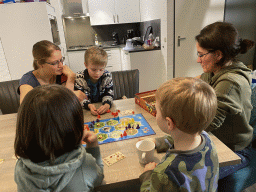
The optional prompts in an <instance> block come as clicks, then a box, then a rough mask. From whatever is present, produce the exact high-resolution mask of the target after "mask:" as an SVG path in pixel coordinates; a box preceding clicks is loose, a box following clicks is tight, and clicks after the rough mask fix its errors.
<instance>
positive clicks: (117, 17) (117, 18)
mask: <svg viewBox="0 0 256 192" xmlns="http://www.w3.org/2000/svg"><path fill="white" fill-rule="evenodd" d="M116 20H117V22H118V23H119V16H118V15H116Z"/></svg>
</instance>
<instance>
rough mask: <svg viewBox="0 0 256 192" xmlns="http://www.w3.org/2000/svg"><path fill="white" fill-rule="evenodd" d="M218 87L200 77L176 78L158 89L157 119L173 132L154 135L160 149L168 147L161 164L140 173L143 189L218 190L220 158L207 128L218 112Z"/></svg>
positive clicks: (146, 168) (150, 165) (150, 164)
mask: <svg viewBox="0 0 256 192" xmlns="http://www.w3.org/2000/svg"><path fill="white" fill-rule="evenodd" d="M216 109H217V98H216V95H215V92H214V90H213V89H212V88H211V87H210V86H209V85H208V84H207V83H205V82H204V81H202V80H200V79H196V78H174V79H172V80H170V81H167V82H165V83H164V84H163V85H161V86H160V88H159V89H158V90H157V92H156V112H157V113H156V120H157V124H158V126H159V127H160V128H161V130H162V131H164V132H165V133H168V134H170V135H168V136H165V137H162V138H157V139H153V141H154V142H155V143H156V149H157V151H158V152H160V151H166V150H168V151H167V153H166V156H165V157H164V158H163V160H162V162H160V163H159V164H158V165H156V163H154V162H151V163H149V164H147V165H146V166H145V168H144V173H143V174H142V175H141V176H140V180H141V182H142V185H141V191H143V192H148V191H157V192H168V191H184V192H185V191H190V192H192V191H194V192H201V191H205V192H206V191H207V192H212V191H216V190H217V186H218V177H219V161H218V156H217V152H216V149H215V146H214V144H213V142H212V141H211V139H210V137H209V135H208V134H207V133H206V132H205V131H203V130H204V129H205V128H207V126H208V125H209V124H210V123H211V121H212V119H213V118H214V116H215V114H216Z"/></svg>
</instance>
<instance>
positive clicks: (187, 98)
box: [156, 77, 217, 134]
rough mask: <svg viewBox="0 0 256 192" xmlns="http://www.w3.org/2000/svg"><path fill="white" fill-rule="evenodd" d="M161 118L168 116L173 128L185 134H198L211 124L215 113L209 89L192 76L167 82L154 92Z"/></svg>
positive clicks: (212, 96)
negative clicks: (173, 125)
mask: <svg viewBox="0 0 256 192" xmlns="http://www.w3.org/2000/svg"><path fill="white" fill-rule="evenodd" d="M156 100H157V102H159V106H160V110H161V113H162V116H163V118H166V117H169V118H171V119H172V120H173V122H174V124H175V125H176V127H177V128H178V129H179V130H181V131H183V132H185V133H188V134H195V133H201V132H202V131H203V130H204V129H206V128H207V127H208V125H209V124H210V123H211V122H212V120H213V118H214V116H215V114H216V110H217V97H216V94H215V91H214V90H213V88H212V87H211V86H210V85H208V84H207V83H205V82H204V81H202V80H201V79H196V78H192V77H180V78H174V79H171V80H169V81H167V82H165V83H164V84H162V85H161V86H160V88H159V89H158V90H157V92H156Z"/></svg>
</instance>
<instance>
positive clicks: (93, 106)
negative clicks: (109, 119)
mask: <svg viewBox="0 0 256 192" xmlns="http://www.w3.org/2000/svg"><path fill="white" fill-rule="evenodd" d="M88 107H89V109H90V111H91V114H92V115H98V112H97V109H96V107H95V105H93V104H89V105H88Z"/></svg>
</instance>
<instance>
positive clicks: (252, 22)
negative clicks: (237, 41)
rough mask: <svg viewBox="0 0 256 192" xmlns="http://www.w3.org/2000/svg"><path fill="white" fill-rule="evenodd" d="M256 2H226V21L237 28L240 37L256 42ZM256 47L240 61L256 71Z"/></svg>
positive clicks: (240, 56) (230, 0)
mask: <svg viewBox="0 0 256 192" xmlns="http://www.w3.org/2000/svg"><path fill="white" fill-rule="evenodd" d="M255 10H256V0H243V1H241V0H226V6H225V17H224V20H225V21H227V22H231V23H233V24H234V26H235V27H236V28H237V30H238V32H239V35H240V37H242V38H243V39H250V40H253V41H256V11H255ZM255 54H256V53H255V47H254V48H253V49H251V50H250V51H248V52H247V53H246V54H243V55H239V57H238V58H239V59H240V60H241V61H242V62H244V63H245V64H246V65H252V64H253V69H254V70H255V69H256V55H255Z"/></svg>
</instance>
